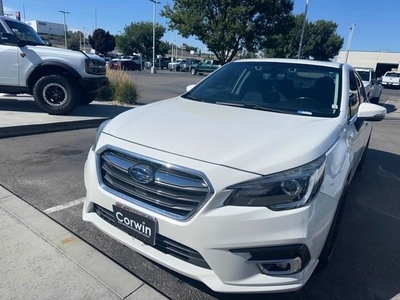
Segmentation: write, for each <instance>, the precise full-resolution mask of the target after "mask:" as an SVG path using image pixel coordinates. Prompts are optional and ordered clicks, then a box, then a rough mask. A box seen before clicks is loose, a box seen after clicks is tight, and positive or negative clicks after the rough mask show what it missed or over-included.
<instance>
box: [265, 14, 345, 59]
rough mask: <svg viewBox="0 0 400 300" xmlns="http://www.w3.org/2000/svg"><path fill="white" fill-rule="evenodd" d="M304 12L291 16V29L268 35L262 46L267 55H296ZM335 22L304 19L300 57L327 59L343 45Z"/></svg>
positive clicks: (292, 56)
mask: <svg viewBox="0 0 400 300" xmlns="http://www.w3.org/2000/svg"><path fill="white" fill-rule="evenodd" d="M303 20H304V14H301V15H297V16H293V18H292V20H291V21H290V23H291V24H292V25H291V26H290V27H291V30H290V31H289V32H288V33H287V34H277V35H274V36H271V37H269V38H268V39H267V40H266V42H265V43H264V46H265V48H266V50H265V54H266V56H267V57H290V58H294V57H297V52H298V48H299V43H300V35H301V27H302V24H303ZM337 26H338V25H337V24H336V23H334V22H332V21H325V20H318V21H316V22H310V21H306V27H305V31H304V38H303V45H302V49H301V55H300V58H313V59H316V60H325V61H327V60H329V59H331V58H333V57H334V56H335V55H337V54H338V53H339V51H340V49H341V48H342V46H343V38H342V37H340V36H339V35H338V34H336V29H337Z"/></svg>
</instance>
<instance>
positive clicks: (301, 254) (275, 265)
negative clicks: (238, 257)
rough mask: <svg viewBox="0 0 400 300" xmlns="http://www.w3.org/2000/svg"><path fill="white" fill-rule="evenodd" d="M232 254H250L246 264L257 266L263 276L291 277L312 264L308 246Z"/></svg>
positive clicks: (234, 250)
mask: <svg viewBox="0 0 400 300" xmlns="http://www.w3.org/2000/svg"><path fill="white" fill-rule="evenodd" d="M230 251H231V252H232V253H244V252H245V253H249V254H250V256H251V258H249V259H248V260H247V261H246V263H248V264H256V265H257V266H258V268H259V269H260V271H261V272H262V273H263V274H267V275H271V276H274V275H275V276H279V275H280V276H282V275H290V274H295V273H298V272H301V271H302V270H304V268H305V267H307V265H308V263H309V262H310V259H311V257H310V252H309V251H308V248H307V246H306V245H302V244H297V245H286V246H272V247H260V248H242V249H230Z"/></svg>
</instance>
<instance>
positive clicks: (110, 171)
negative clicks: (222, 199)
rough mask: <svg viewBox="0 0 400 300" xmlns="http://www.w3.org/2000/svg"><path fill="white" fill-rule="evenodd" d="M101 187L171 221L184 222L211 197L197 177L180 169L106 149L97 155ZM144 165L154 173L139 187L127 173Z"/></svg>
mask: <svg viewBox="0 0 400 300" xmlns="http://www.w3.org/2000/svg"><path fill="white" fill-rule="evenodd" d="M99 164H100V166H99V169H100V170H101V180H102V183H103V184H104V185H105V186H106V187H108V188H109V189H110V191H111V192H117V193H120V194H122V195H124V196H125V197H124V199H126V200H128V201H131V202H134V203H136V204H138V205H142V206H145V207H146V208H149V209H151V210H153V211H156V212H158V213H160V214H163V215H167V216H169V217H172V218H175V219H186V218H188V217H189V216H190V215H191V214H192V213H194V212H195V211H196V209H197V208H198V207H200V206H201V205H202V203H203V202H204V200H205V199H207V198H208V197H209V196H210V195H211V194H212V189H211V187H210V186H209V184H207V181H206V180H205V179H204V178H203V177H202V175H201V174H199V173H197V172H195V171H192V170H187V169H184V168H181V167H174V166H172V167H171V166H168V167H167V166H165V165H164V164H162V163H160V162H156V161H152V160H150V159H147V158H143V157H140V156H136V155H133V154H127V153H123V152H122V151H119V150H111V149H107V150H105V151H103V152H102V153H101V154H100V159H99ZM136 164H146V165H148V166H151V168H152V169H154V180H153V181H152V182H150V183H140V182H138V181H136V180H134V179H133V178H132V177H131V176H130V174H129V171H130V169H131V168H132V167H133V166H134V165H136Z"/></svg>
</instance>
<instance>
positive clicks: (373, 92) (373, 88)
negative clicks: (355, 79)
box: [355, 67, 383, 103]
mask: <svg viewBox="0 0 400 300" xmlns="http://www.w3.org/2000/svg"><path fill="white" fill-rule="evenodd" d="M355 69H356V71H357V73H358V74H359V75H360V76H361V79H362V82H363V84H364V88H365V93H366V94H367V98H368V100H369V101H370V102H371V103H379V99H380V97H381V94H382V90H383V87H382V85H381V84H380V82H378V81H377V79H376V75H375V71H374V69H372V68H362V67H355Z"/></svg>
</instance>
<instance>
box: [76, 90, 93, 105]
mask: <svg viewBox="0 0 400 300" xmlns="http://www.w3.org/2000/svg"><path fill="white" fill-rule="evenodd" d="M96 97H97V93H85V92H82V96H81V101H80V102H79V104H80V105H88V104H89V103H92V102H93V101H94V99H96Z"/></svg>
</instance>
